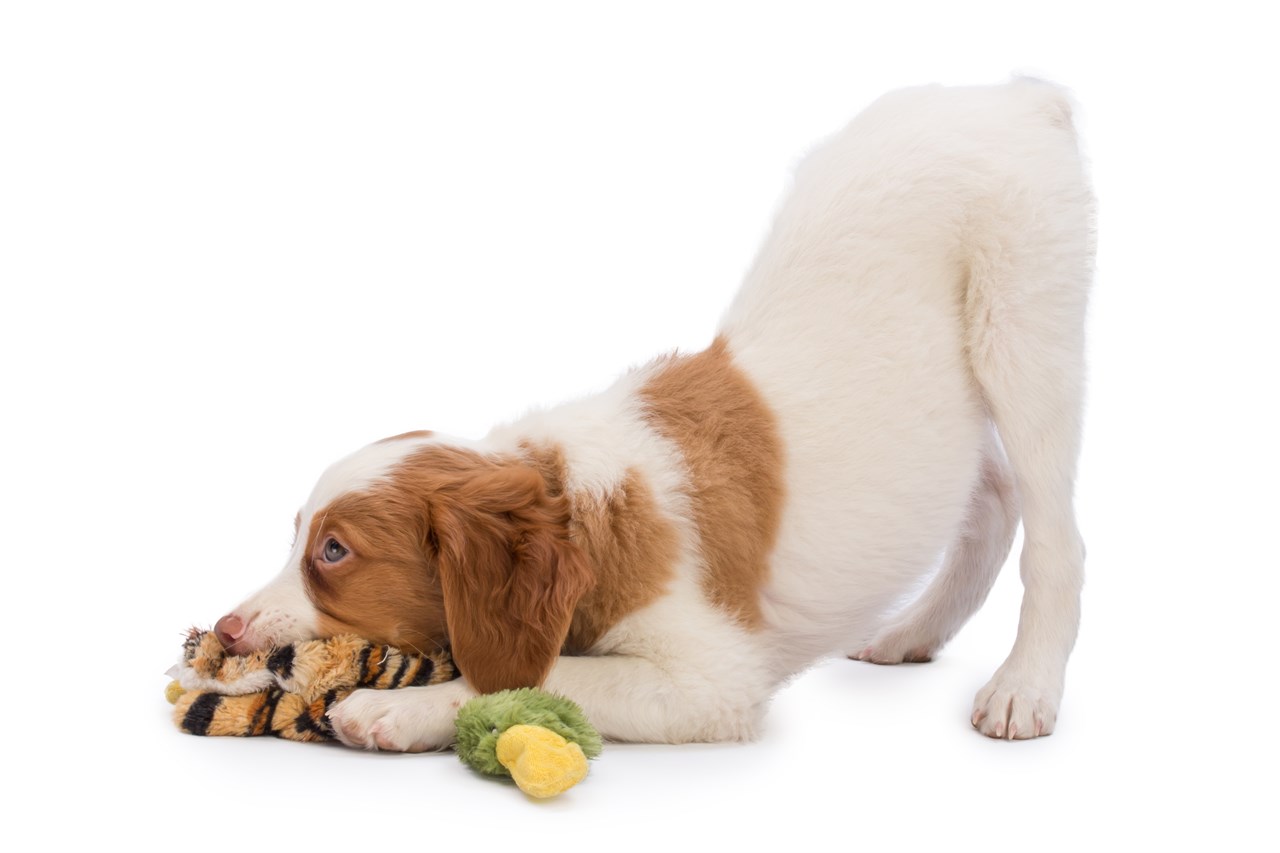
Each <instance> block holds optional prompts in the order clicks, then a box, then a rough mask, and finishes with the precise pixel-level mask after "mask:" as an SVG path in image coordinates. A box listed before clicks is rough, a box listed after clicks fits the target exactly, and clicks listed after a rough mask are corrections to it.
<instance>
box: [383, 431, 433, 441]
mask: <svg viewBox="0 0 1280 853" xmlns="http://www.w3.org/2000/svg"><path fill="white" fill-rule="evenodd" d="M430 437H431V430H429V429H415V430H411V431H409V432H402V433H400V434H399V435H391V436H387V437H386V438H380V439H378V440H377V441H375V442H374V444H386V443H387V442H388V441H399V440H400V439H402V438H430Z"/></svg>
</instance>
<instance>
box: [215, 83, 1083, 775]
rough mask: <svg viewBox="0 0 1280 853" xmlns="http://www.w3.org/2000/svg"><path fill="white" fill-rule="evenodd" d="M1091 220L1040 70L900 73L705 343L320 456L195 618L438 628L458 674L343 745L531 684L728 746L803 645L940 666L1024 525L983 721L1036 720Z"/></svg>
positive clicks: (1064, 605)
mask: <svg viewBox="0 0 1280 853" xmlns="http://www.w3.org/2000/svg"><path fill="white" fill-rule="evenodd" d="M1092 209H1093V202H1092V197H1091V193H1090V189H1089V186H1088V183H1087V180H1086V177H1085V175H1084V170H1083V168H1082V164H1081V159H1080V156H1079V153H1078V151H1077V143H1076V137H1075V134H1074V131H1073V128H1072V121H1071V110H1070V107H1069V104H1068V102H1067V100H1066V98H1065V97H1064V95H1063V94H1062V92H1061V91H1060V90H1058V89H1057V88H1055V87H1053V86H1050V85H1047V84H1043V83H1039V82H1036V81H1028V80H1019V81H1015V82H1013V83H1011V84H1008V85H1004V86H998V87H989V88H962V89H949V88H942V87H928V88H921V89H912V90H906V91H901V92H895V93H891V94H889V95H887V96H885V97H883V98H882V99H880V100H879V101H877V102H876V103H875V104H874V105H872V106H871V107H870V108H868V109H867V110H866V111H865V112H864V113H862V114H861V115H860V116H859V117H858V118H857V119H855V120H854V121H853V122H852V123H851V124H850V125H849V126H848V127H846V128H845V129H844V130H843V131H841V132H840V133H838V134H836V135H835V136H834V137H832V138H831V139H830V140H828V141H827V142H825V143H824V144H823V145H822V146H821V147H819V148H818V149H817V150H816V151H814V152H813V153H812V154H811V155H810V156H809V157H808V158H807V159H806V160H805V161H804V163H803V164H802V165H801V166H800V168H799V169H798V172H797V174H796V176H795V181H794V187H793V189H792V190H791V193H790V197H789V198H788V199H787V201H786V202H785V204H784V205H783V206H782V208H781V210H780V212H779V214H778V216H777V220H776V222H775V223H774V226H773V229H772V233H771V234H770V235H769V237H768V239H767V240H766V241H765V244H764V246H763V248H762V249H761V250H760V254H759V256H758V257H757V258H756V261H755V263H754V266H753V267H752V268H751V270H750V272H749V273H748V275H747V276H746V280H745V282H744V284H743V286H742V289H741V291H740V292H739V294H738V295H737V297H736V300H735V301H734V302H733V304H732V305H731V306H730V308H729V310H728V312H727V313H726V315H725V317H724V319H723V321H722V323H721V325H720V328H719V332H718V334H717V336H716V337H715V340H714V342H713V343H712V344H711V346H710V347H709V348H708V349H706V350H705V351H702V352H698V353H695V354H692V355H672V356H667V357H663V358H659V359H658V360H656V361H654V362H652V363H650V364H648V365H646V366H644V367H641V368H639V369H636V370H633V371H632V372H630V373H628V374H627V375H625V376H624V377H623V378H622V379H621V380H619V381H618V382H617V383H616V384H615V385H613V386H612V387H611V388H609V389H608V390H606V391H604V392H602V393H600V394H597V395H595V396H593V397H589V398H587V399H583V400H579V401H576V402H573V403H569V404H567V405H563V406H560V407H558V408H553V409H549V410H546V411H539V412H535V413H533V414H530V415H528V416H527V417H524V418H522V419H521V420H519V421H517V422H515V423H511V424H507V425H505V426H500V427H498V428H496V429H494V430H493V431H492V432H491V433H490V434H489V435H488V436H487V437H485V438H484V439H482V440H479V441H467V440H462V439H457V438H451V437H448V436H444V435H438V434H434V433H430V432H413V433H407V434H405V435H400V436H396V437H394V438H390V439H384V440H382V441H379V442H377V443H375V444H372V445H370V446H368V447H366V448H364V449H362V450H360V451H357V452H356V453H355V454H353V455H351V456H349V457H347V458H345V459H343V460H341V461H339V462H338V463H337V464H335V465H334V466H332V467H331V468H329V469H328V470H327V471H326V472H325V473H324V474H323V475H322V476H321V477H320V480H319V482H318V484H317V485H316V487H315V490H314V491H313V492H312V493H311V496H310V498H309V499H308V500H307V502H306V504H305V505H304V506H303V507H302V509H301V511H300V512H299V513H298V516H297V518H296V527H297V537H296V541H295V543H294V546H293V550H292V553H290V555H289V559H288V561H287V563H286V565H285V567H284V571H283V572H282V573H281V574H280V575H279V576H278V577H277V578H276V579H275V580H274V581H272V582H271V583H269V584H268V585H267V586H266V587H265V588H263V589H262V590H261V591H259V592H258V593H257V594H256V595H254V596H252V597H251V598H249V599H248V600H247V601H245V602H244V603H243V604H241V605H240V606H238V607H237V608H235V610H234V611H232V612H231V613H229V614H227V615H226V616H224V617H222V618H221V619H220V620H219V621H218V623H217V627H216V630H217V632H218V636H219V637H220V638H221V639H222V641H223V643H224V644H226V645H227V646H228V647H230V648H231V649H232V650H233V651H237V652H245V651H249V650H251V649H257V648H263V647H267V646H271V645H273V644H276V643H283V642H286V641H292V640H298V639H303V638H311V637H322V636H328V635H332V634H335V633H338V632H344V631H352V632H355V633H358V634H361V635H363V636H365V637H368V638H371V639H374V640H378V641H384V642H388V643H393V644H396V645H400V646H404V647H406V648H413V649H427V648H435V647H440V646H445V645H448V646H450V647H451V648H452V650H453V654H454V655H455V657H456V660H457V662H458V665H459V668H460V669H461V672H462V673H463V675H464V678H463V679H461V680H458V681H455V682H453V683H450V684H443V685H438V686H433V687H421V688H408V689H404V690H396V691H367V690H366V691H358V692H356V693H354V694H353V695H352V696H350V697H349V698H347V699H346V700H345V701H343V702H342V703H340V704H339V705H338V706H336V708H335V709H334V710H333V712H332V713H331V715H330V716H331V719H332V721H333V722H334V724H335V726H336V729H337V731H338V733H339V735H340V737H341V739H342V740H343V741H344V742H345V743H347V744H349V745H352V746H359V747H366V748H370V749H384V750H404V751H417V750H424V749H433V748H440V747H444V746H446V745H448V744H449V742H450V740H451V737H452V731H453V718H454V715H455V713H456V711H457V709H458V707H459V706H460V705H461V704H462V703H463V702H465V701H466V700H467V699H468V698H469V697H471V696H473V695H475V693H476V692H477V691H480V692H488V691H493V690H499V689H503V688H509V687H519V686H524V685H542V686H544V687H546V688H547V689H549V690H552V691H555V692H558V693H562V694H564V695H567V696H570V697H572V698H573V699H575V700H576V701H578V702H579V703H580V704H581V705H582V706H583V708H584V709H585V710H586V713H587V716H588V717H589V718H590V719H591V720H592V721H593V722H594V723H595V725H596V726H597V727H598V728H599V729H600V731H601V732H602V733H603V734H604V735H605V736H606V737H608V738H611V739H615V740H622V741H650V742H666V743H680V742H688V741H732V740H748V739H751V738H753V737H754V736H755V735H756V734H757V732H758V731H759V730H760V725H761V718H762V716H763V714H764V711H765V708H766V706H767V704H768V702H769V698H770V696H771V694H772V693H773V692H774V690H775V689H776V688H777V687H778V686H779V685H780V684H782V683H783V682H784V681H786V680H787V679H788V678H790V677H791V676H793V675H795V674H796V673H797V672H800V671H801V670H803V669H804V668H806V667H808V666H810V665H811V664H812V663H813V662H814V661H816V660H818V659H820V658H823V657H824V656H829V655H831V654H833V653H840V652H843V653H846V654H849V656H850V657H854V658H856V659H858V660H862V661H870V662H873V663H882V664H893V663H899V662H901V661H904V660H905V661H925V660H929V659H930V658H931V657H932V656H933V655H934V654H936V653H937V652H938V650H939V649H940V648H941V647H942V645H943V644H944V643H946V642H947V640H948V639H949V638H951V637H952V636H953V635H954V634H955V633H956V631H957V630H959V628H960V627H961V626H962V625H963V624H964V623H965V621H966V620H967V619H968V618H969V616H970V615H972V614H973V613H974V612H975V611H976V609H977V608H978V607H979V606H980V605H981V604H982V602H983V600H984V599H985V597H986V595H987V593H988V591H989V590H990V588H991V585H992V583H993V582H994V580H995V577H996V573H997V572H998V571H999V569H1000V566H1001V565H1002V564H1003V563H1004V561H1005V559H1006V557H1007V555H1008V552H1009V548H1010V545H1011V542H1012V540H1013V535H1014V530H1015V527H1016V526H1017V523H1018V520H1019V518H1021V520H1022V523H1023V526H1024V531H1025V542H1026V544H1025V547H1024V548H1023V551H1022V559H1021V569H1022V579H1023V583H1024V585H1025V593H1024V598H1023V603H1022V615H1021V622H1020V624H1019V627H1018V635H1017V640H1016V641H1015V643H1014V645H1013V650H1012V652H1011V653H1010V654H1009V657H1008V658H1007V659H1006V660H1005V662H1004V663H1003V664H1002V665H1001V666H1000V668H999V669H998V670H996V672H995V675H994V676H993V677H992V679H991V681H990V682H989V683H988V684H987V685H986V686H985V687H983V688H982V689H981V690H980V691H979V692H978V694H977V697H976V700H975V702H974V707H973V716H972V722H973V725H974V726H975V727H976V728H977V729H978V730H979V731H980V732H982V733H983V734H986V735H989V736H991V737H997V738H1001V737H1003V738H1019V739H1021V738H1031V737H1035V736H1038V735H1046V734H1049V733H1050V732H1052V731H1053V729H1054V725H1055V722H1056V714H1057V709H1058V705H1059V701H1060V699H1061V696H1062V689H1063V678H1064V673H1065V670H1066V664H1067V657H1068V655H1069V653H1070V651H1071V647H1072V645H1073V643H1074V641H1075V636H1076V629H1077V622H1078V615H1079V594H1080V587H1081V583H1082V573H1083V562H1084V547H1083V544H1082V542H1081V539H1080V535H1079V533H1078V532H1077V529H1076V522H1075V517H1074V513H1073V509H1072V489H1073V480H1074V476H1075V466H1076V456H1077V452H1078V447H1079V440H1080V427H1081V397H1082V392H1083V377H1084V319H1085V303H1086V298H1087V291H1088V287H1089V282H1090V278H1091V273H1092V266H1093V229H1092ZM939 560H940V563H941V565H940V568H937V571H936V575H934V576H933V578H932V580H931V581H929V583H928V586H927V587H926V588H925V589H924V592H923V593H922V594H920V595H919V596H918V597H917V598H916V599H915V600H914V601H913V602H912V603H910V604H909V605H907V606H906V607H905V609H903V608H902V607H901V606H900V603H901V602H902V601H903V600H904V598H905V597H906V596H908V595H909V594H910V593H911V592H912V591H913V590H915V589H918V588H919V586H918V585H919V584H921V583H922V582H924V581H925V580H926V579H928V578H929V577H930V574H931V573H932V572H934V570H935V567H937V566H938V565H939Z"/></svg>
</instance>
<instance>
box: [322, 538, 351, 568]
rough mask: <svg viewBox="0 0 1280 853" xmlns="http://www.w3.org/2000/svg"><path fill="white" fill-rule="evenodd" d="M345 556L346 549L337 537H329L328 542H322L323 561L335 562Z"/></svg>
mask: <svg viewBox="0 0 1280 853" xmlns="http://www.w3.org/2000/svg"><path fill="white" fill-rule="evenodd" d="M345 556H347V549H346V548H343V547H342V545H341V544H339V542H338V540H337V539H333V538H332V537H331V538H330V539H329V541H328V542H326V543H324V559H325V562H327V563H336V562H338V561H339V560H341V559H342V558H343V557H345Z"/></svg>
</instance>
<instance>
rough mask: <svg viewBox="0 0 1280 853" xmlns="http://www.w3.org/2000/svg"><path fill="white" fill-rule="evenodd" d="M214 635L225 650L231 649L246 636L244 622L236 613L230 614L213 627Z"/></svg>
mask: <svg viewBox="0 0 1280 853" xmlns="http://www.w3.org/2000/svg"><path fill="white" fill-rule="evenodd" d="M213 635H214V636H215V637H217V638H218V642H219V643H222V647H223V648H224V649H230V648H231V645H232V644H233V643H234V642H235V641H236V640H238V639H240V638H241V637H242V636H244V620H243V619H241V618H240V617H239V616H237V615H235V614H234V613H228V614H227V615H226V616H223V617H222V618H221V619H219V620H218V624H217V625H214V626H213Z"/></svg>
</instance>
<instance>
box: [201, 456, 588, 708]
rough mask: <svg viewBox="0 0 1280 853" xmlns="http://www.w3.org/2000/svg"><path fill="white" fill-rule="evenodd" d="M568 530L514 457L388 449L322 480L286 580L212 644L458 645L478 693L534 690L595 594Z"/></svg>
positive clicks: (228, 621) (560, 506) (235, 617)
mask: <svg viewBox="0 0 1280 853" xmlns="http://www.w3.org/2000/svg"><path fill="white" fill-rule="evenodd" d="M568 522H569V509H568V506H567V502H566V500H565V498H564V497H563V496H562V495H559V494H553V493H552V492H550V491H549V490H548V487H547V483H546V481H545V480H544V478H543V477H542V475H541V474H540V473H539V472H538V471H537V470H535V469H534V468H533V467H531V466H529V465H528V464H525V463H524V462H523V461H522V460H520V459H519V458H517V457H515V456H497V455H492V454H485V453H480V452H477V451H474V450H470V449H465V448H462V447H459V446H456V445H450V444H447V443H443V442H441V441H440V440H438V439H436V438H435V437H433V436H430V435H429V434H425V433H410V434H406V435H404V436H397V437H395V438H392V439H386V440H384V441H381V442H378V443H376V444H372V445H370V446H368V447H366V448H364V449H363V450H361V451H359V452H357V453H355V454H353V455H352V456H349V457H347V458H346V459H343V460H341V461H340V462H338V463H337V464H335V465H333V466H332V467H331V468H329V470H327V471H326V472H325V473H324V475H323V476H321V478H320V481H319V482H318V483H317V484H316V487H315V490H314V491H313V492H312V494H311V497H310V498H309V499H308V500H307V502H306V504H305V505H304V506H303V508H302V509H301V510H300V511H299V513H298V515H297V517H296V519H295V524H296V536H295V539H294V544H293V549H292V551H291V553H290V555H289V559H288V562H287V563H286V564H285V567H284V570H283V571H282V572H281V573H280V575H279V576H278V577H277V578H276V579H275V580H274V581H272V582H271V583H270V584H268V585H267V586H266V587H264V588H263V589H262V590H260V591H259V592H258V593H257V594H255V595H254V596H252V597H251V598H249V600H247V601H245V602H244V603H243V604H241V605H240V606H239V607H237V608H235V610H233V611H232V612H231V613H228V614H227V615H226V616H223V617H222V618H221V619H220V620H218V624H217V627H216V629H215V630H216V631H217V634H218V638H219V639H220V640H221V641H222V643H223V644H224V645H225V646H227V648H228V649H230V650H231V651H233V652H236V653H244V652H248V651H252V650H255V649H261V648H268V647H270V646H274V645H278V644H281V643H287V642H292V641H295V640H302V639H313V638H318V637H328V636H333V635H334V634H339V633H345V632H351V633H355V634H359V635H360V636H362V637H366V638H368V639H371V640H374V641H376V642H385V643H390V644H393V645H398V646H402V647H404V648H406V649H419V650H424V651H429V650H431V649H432V648H436V647H439V646H444V645H451V646H452V649H453V655H454V658H455V659H456V660H457V663H458V668H459V669H460V670H461V672H462V674H463V675H464V677H466V679H467V680H468V681H469V682H471V684H472V686H473V687H475V688H476V689H477V690H479V691H481V692H489V691H493V690H500V689H504V688H508V687H518V686H529V685H536V684H538V683H540V682H541V681H542V679H543V678H544V677H545V676H546V674H547V671H548V670H549V669H550V668H551V665H552V663H553V662H554V661H555V658H556V656H557V655H558V654H559V653H560V649H561V646H562V645H563V644H564V640H565V637H566V635H567V633H568V631H569V625H570V621H571V620H572V617H573V611H574V607H575V605H576V604H577V602H578V600H579V599H580V598H581V597H582V595H583V594H584V593H585V592H586V591H587V590H588V589H589V588H590V586H591V583H592V573H591V572H590V570H589V567H588V566H587V561H586V557H585V555H584V554H583V552H582V551H581V550H580V549H579V548H578V547H577V546H576V545H575V544H574V543H573V542H571V541H570V538H569V529H568Z"/></svg>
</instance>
